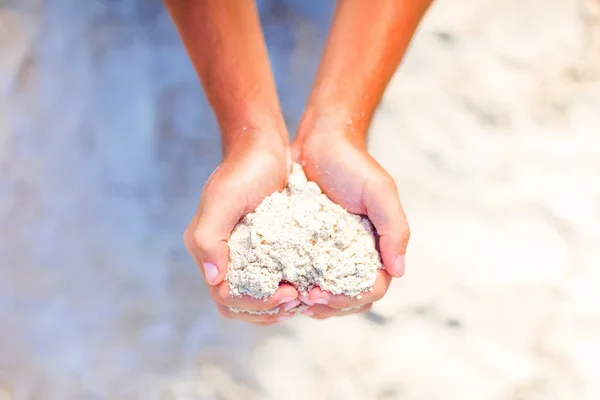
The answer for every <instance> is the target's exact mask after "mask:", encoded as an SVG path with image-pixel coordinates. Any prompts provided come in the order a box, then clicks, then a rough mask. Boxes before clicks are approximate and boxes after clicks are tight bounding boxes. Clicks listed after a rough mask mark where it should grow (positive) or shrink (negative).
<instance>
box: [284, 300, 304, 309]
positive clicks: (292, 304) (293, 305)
mask: <svg viewBox="0 0 600 400" xmlns="http://www.w3.org/2000/svg"><path fill="white" fill-rule="evenodd" d="M301 303H302V302H301V301H300V300H297V299H296V300H292V301H290V302H289V303H287V304H286V305H285V306H283V311H290V310H291V309H294V308H296V307H298V306H299V305H300V304H301Z"/></svg>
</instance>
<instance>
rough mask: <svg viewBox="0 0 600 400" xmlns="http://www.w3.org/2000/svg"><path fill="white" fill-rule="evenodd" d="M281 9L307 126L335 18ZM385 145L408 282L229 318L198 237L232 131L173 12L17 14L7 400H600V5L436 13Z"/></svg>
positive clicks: (8, 99)
mask: <svg viewBox="0 0 600 400" xmlns="http://www.w3.org/2000/svg"><path fill="white" fill-rule="evenodd" d="M364 1H367V0H364ZM259 7H260V10H261V18H262V20H263V24H264V30H265V35H266V37H267V42H268V46H269V51H270V56H271V60H272V65H273V69H274V73H275V76H276V79H277V84H278V87H279V95H280V98H281V102H282V106H283V111H284V113H285V118H286V121H287V123H288V127H289V129H290V131H291V132H294V130H295V128H296V126H297V123H298V120H299V118H300V116H301V113H302V107H303V105H304V102H305V100H306V97H307V95H308V91H309V89H310V85H311V80H312V77H313V75H314V72H315V70H316V67H317V62H318V58H319V55H320V52H321V50H322V45H323V42H324V39H325V36H326V33H327V29H328V24H329V21H330V18H331V15H332V11H333V7H334V3H333V2H332V1H316V0H312V1H306V0H304V1H303V0H294V1H292V0H289V1H259ZM370 150H371V152H372V154H373V155H374V156H375V157H376V158H377V159H378V160H379V161H380V163H381V164H382V165H383V166H384V167H386V168H387V169H388V170H389V171H390V173H391V174H392V175H393V176H394V177H395V179H396V180H397V182H398V186H399V187H400V192H401V195H402V198H403V202H404V205H405V208H406V210H407V214H408V217H409V221H410V223H411V227H412V231H413V237H412V239H411V245H410V247H409V254H408V259H407V274H406V276H405V277H404V278H403V279H402V280H400V281H398V282H395V283H394V284H393V285H392V288H391V289H390V292H389V293H388V295H387V296H386V298H384V300H382V301H381V302H380V303H378V304H376V306H375V307H374V308H373V312H372V313H370V314H368V315H363V316H352V317H346V318H342V319H334V320H327V321H324V322H320V321H313V320H310V319H308V318H306V317H297V318H295V319H292V320H291V321H289V322H286V323H285V324H283V325H281V326H277V327H272V328H268V329H265V328H257V327H252V326H248V325H245V324H242V323H237V322H232V321H226V320H223V319H222V318H220V317H219V316H218V314H217V312H216V311H215V309H214V307H213V305H212V303H211V302H210V301H209V299H208V296H207V295H206V293H205V291H204V286H203V283H202V281H201V276H200V275H199V273H198V272H197V270H196V267H195V265H194V264H193V262H192V260H191V258H190V257H189V256H188V255H187V253H186V251H185V249H184V247H183V243H182V232H183V230H184V228H185V226H186V225H187V223H188V221H189V219H190V218H191V216H192V214H193V212H194V210H195V207H196V203H197V200H198V198H199V194H200V191H201V189H202V185H203V183H204V181H205V179H206V178H207V177H208V175H209V174H210V173H211V171H212V170H213V169H214V168H215V166H216V165H217V164H218V162H219V160H220V156H221V154H220V142H219V135H218V132H217V128H216V123H215V121H214V118H213V116H212V114H211V111H210V109H209V107H208V106H207V103H206V100H205V98H204V95H203V93H202V91H201V87H200V85H199V83H198V81H197V79H196V76H195V73H194V71H193V69H192V67H191V65H190V63H189V61H188V58H187V56H186V54H185V52H184V50H183V48H182V46H181V43H180V41H179V38H178V36H177V34H176V32H175V30H174V27H173V25H172V23H171V21H170V20H169V18H168V15H167V14H166V12H165V10H164V8H163V6H162V4H161V3H160V1H159V0H102V1H101V0H86V1H81V0H0V400H22V399H25V400H29V399H44V400H45V399H52V400H53V399H57V400H71V399H74V400H100V399H102V400H104V399H117V400H121V399H142V400H155V399H156V400H213V399H214V400H239V399H242V400H254V399H260V400H262V399H267V400H270V399H274V400H280V399H286V400H287V399H290V400H295V399H315V400H338V399H339V400H354V399H357V400H396V399H398V400H401V399H408V400H412V399H416V400H428V399H433V400H435V399H444V400H453V399H456V400H459V399H460V400H469V399H473V400H481V399H494V400H495V399H497V400H505V399H514V400H540V399H544V400H545V399H552V400H554V399H560V400H563V399H564V400H587V399H590V400H591V399H599V398H600V381H599V380H598V370H599V369H600V290H599V289H598V285H599V284H600V228H599V226H598V225H599V223H600V2H599V1H598V0H438V1H437V2H436V3H435V4H434V5H433V7H432V8H431V10H430V12H429V14H428V15H427V16H426V18H425V19H424V21H423V23H422V25H421V28H420V30H419V32H418V33H417V35H416V37H415V40H414V41H413V45H412V47H411V49H410V51H409V53H408V55H407V57H406V58H405V61H404V63H403V66H402V67H401V68H400V69H399V71H398V73H397V74H396V76H395V77H394V80H393V81H392V83H391V85H390V87H389V89H388V91H387V93H386V97H385V99H384V101H383V102H382V104H381V106H380V109H379V111H378V114H377V117H376V120H375V121H374V123H373V126H372V130H371V136H370Z"/></svg>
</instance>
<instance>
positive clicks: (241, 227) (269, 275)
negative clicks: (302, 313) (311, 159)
mask: <svg viewBox="0 0 600 400" xmlns="http://www.w3.org/2000/svg"><path fill="white" fill-rule="evenodd" d="M229 251H230V254H229V259H230V261H229V266H228V270H227V277H226V280H227V281H228V283H229V287H230V292H231V294H232V295H233V296H237V297H240V296H242V295H248V296H250V297H253V298H257V299H267V298H268V297H269V296H271V295H273V294H274V293H275V291H276V290H277V288H278V287H279V285H280V284H281V283H282V282H286V283H289V284H291V285H293V286H294V287H296V288H297V289H298V291H299V292H300V294H302V295H307V294H308V291H309V290H310V289H312V288H313V287H317V286H318V287H320V288H321V289H323V290H325V291H328V292H330V293H333V294H336V295H337V294H343V295H347V296H350V297H356V296H359V295H360V293H363V292H367V291H370V290H372V287H373V284H374V283H375V279H376V278H377V271H378V270H379V269H380V268H382V267H383V266H382V263H381V258H380V256H379V253H378V251H377V248H376V234H375V231H374V228H373V226H372V224H371V222H370V221H369V219H368V218H366V217H363V216H360V215H355V214H352V213H350V212H348V211H346V210H345V209H344V208H342V207H341V206H339V205H338V204H335V203H334V202H333V201H331V200H330V199H329V198H328V197H327V196H326V195H325V194H324V193H322V191H321V189H320V188H319V186H318V185H317V184H316V183H315V182H309V181H307V179H306V175H305V174H304V171H303V170H302V167H301V166H300V165H299V164H297V163H294V164H293V166H292V169H291V172H290V175H289V178H288V184H287V186H286V188H285V189H284V190H283V191H282V192H276V193H273V194H272V195H270V196H268V197H267V198H265V199H264V200H263V201H262V203H261V204H260V205H259V206H258V207H257V208H256V210H255V211H254V212H252V213H249V214H247V215H246V216H245V217H244V218H243V219H242V220H241V221H240V222H239V223H238V224H237V225H236V227H235V228H234V230H233V232H232V235H231V238H230V240H229Z"/></svg>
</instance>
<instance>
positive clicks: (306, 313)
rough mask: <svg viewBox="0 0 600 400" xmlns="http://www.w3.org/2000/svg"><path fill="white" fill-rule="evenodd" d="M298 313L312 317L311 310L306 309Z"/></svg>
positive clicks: (312, 312)
mask: <svg viewBox="0 0 600 400" xmlns="http://www.w3.org/2000/svg"><path fill="white" fill-rule="evenodd" d="M300 314H302V315H306V316H307V317H312V316H313V314H314V311H313V310H306V311H302V312H301V313H300Z"/></svg>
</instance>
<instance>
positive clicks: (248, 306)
mask: <svg viewBox="0 0 600 400" xmlns="http://www.w3.org/2000/svg"><path fill="white" fill-rule="evenodd" d="M209 291H210V296H211V297H212V299H213V301H214V302H215V303H217V304H220V305H223V306H228V307H235V308H240V309H244V310H252V311H267V310H272V309H274V308H277V307H278V306H280V305H282V304H286V303H289V302H291V301H294V300H296V299H297V298H298V291H297V290H296V289H295V288H294V287H293V286H291V285H288V284H282V285H280V286H279V289H277V291H276V292H275V293H274V294H273V295H272V296H271V297H268V298H267V299H255V298H252V297H249V296H242V297H234V296H232V295H231V293H230V292H229V285H228V283H227V282H221V283H220V284H218V285H217V286H212V287H210V289H209Z"/></svg>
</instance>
